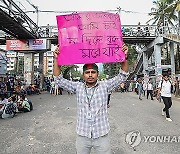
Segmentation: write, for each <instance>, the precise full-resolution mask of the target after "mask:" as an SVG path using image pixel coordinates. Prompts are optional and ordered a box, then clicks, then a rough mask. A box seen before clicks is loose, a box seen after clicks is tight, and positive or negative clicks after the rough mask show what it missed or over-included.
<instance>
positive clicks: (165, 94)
mask: <svg viewBox="0 0 180 154" xmlns="http://www.w3.org/2000/svg"><path fill="white" fill-rule="evenodd" d="M159 95H161V98H162V100H163V102H164V105H165V107H164V108H163V109H162V115H165V114H164V113H166V120H167V121H172V119H171V118H170V114H169V109H170V107H171V106H172V99H171V81H170V80H169V76H168V75H163V80H162V81H160V82H159V85H158V96H159Z"/></svg>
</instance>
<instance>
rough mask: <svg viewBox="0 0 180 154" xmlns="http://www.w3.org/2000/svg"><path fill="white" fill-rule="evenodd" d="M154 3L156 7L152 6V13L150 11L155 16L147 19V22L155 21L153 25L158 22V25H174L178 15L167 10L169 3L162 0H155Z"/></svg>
mask: <svg viewBox="0 0 180 154" xmlns="http://www.w3.org/2000/svg"><path fill="white" fill-rule="evenodd" d="M153 4H154V5H155V7H154V8H151V13H149V15H150V16H153V18H151V19H150V20H149V21H147V23H148V22H150V21H153V23H152V25H154V24H156V25H157V27H161V26H169V25H174V24H173V22H172V21H173V20H176V19H177V16H176V15H175V14H174V12H166V11H165V10H166V8H167V7H168V4H167V3H165V2H162V0H158V1H153Z"/></svg>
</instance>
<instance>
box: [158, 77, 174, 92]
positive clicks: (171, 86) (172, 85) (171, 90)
mask: <svg viewBox="0 0 180 154" xmlns="http://www.w3.org/2000/svg"><path fill="white" fill-rule="evenodd" d="M163 81H164V80H162V81H161V89H162V84H163ZM169 82H170V84H171V93H173V85H172V83H171V81H170V80H169Z"/></svg>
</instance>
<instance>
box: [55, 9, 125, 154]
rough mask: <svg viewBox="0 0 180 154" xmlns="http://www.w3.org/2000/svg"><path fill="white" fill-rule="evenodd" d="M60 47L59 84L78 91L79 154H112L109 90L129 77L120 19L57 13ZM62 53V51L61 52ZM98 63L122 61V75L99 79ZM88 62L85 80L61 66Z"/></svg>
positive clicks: (101, 14) (57, 56)
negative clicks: (70, 77)
mask: <svg viewBox="0 0 180 154" xmlns="http://www.w3.org/2000/svg"><path fill="white" fill-rule="evenodd" d="M57 23H58V38H59V46H58V47H57V48H56V50H55V51H54V76H56V81H57V84H58V85H59V86H60V87H62V88H64V89H66V90H68V91H70V92H72V93H76V98H77V125H76V132H77V139H76V149H77V154H90V152H91V148H92V147H94V148H95V150H96V153H97V154H111V147H110V142H109V137H108V133H109V130H110V127H109V122H108V112H107V102H108V93H109V92H110V91H112V90H113V89H114V88H115V87H117V86H119V84H120V83H121V82H122V81H125V80H126V77H127V75H128V73H127V72H128V61H127V52H128V48H127V46H126V45H125V44H124V43H123V42H122V34H121V27H120V18H119V16H118V15H117V14H112V13H107V12H83V13H77V14H71V15H62V16H57ZM60 52H61V53H60ZM96 62H101V63H102V62H103V63H104V62H106V63H107V62H122V65H121V70H120V71H119V74H118V75H117V76H115V77H114V78H112V79H109V80H105V81H98V75H99V71H98V66H97V65H96V64H95V63H96ZM69 64H85V65H84V66H83V79H84V83H83V82H73V81H69V80H66V79H64V78H63V76H62V74H61V69H60V65H69Z"/></svg>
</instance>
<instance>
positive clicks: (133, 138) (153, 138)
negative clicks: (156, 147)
mask: <svg viewBox="0 0 180 154" xmlns="http://www.w3.org/2000/svg"><path fill="white" fill-rule="evenodd" d="M125 140H126V143H127V144H129V145H130V146H131V147H132V148H134V147H136V146H138V145H139V144H140V143H141V142H144V143H180V136H170V135H147V136H143V137H141V133H140V131H131V132H129V133H128V134H127V135H126V138H125Z"/></svg>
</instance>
